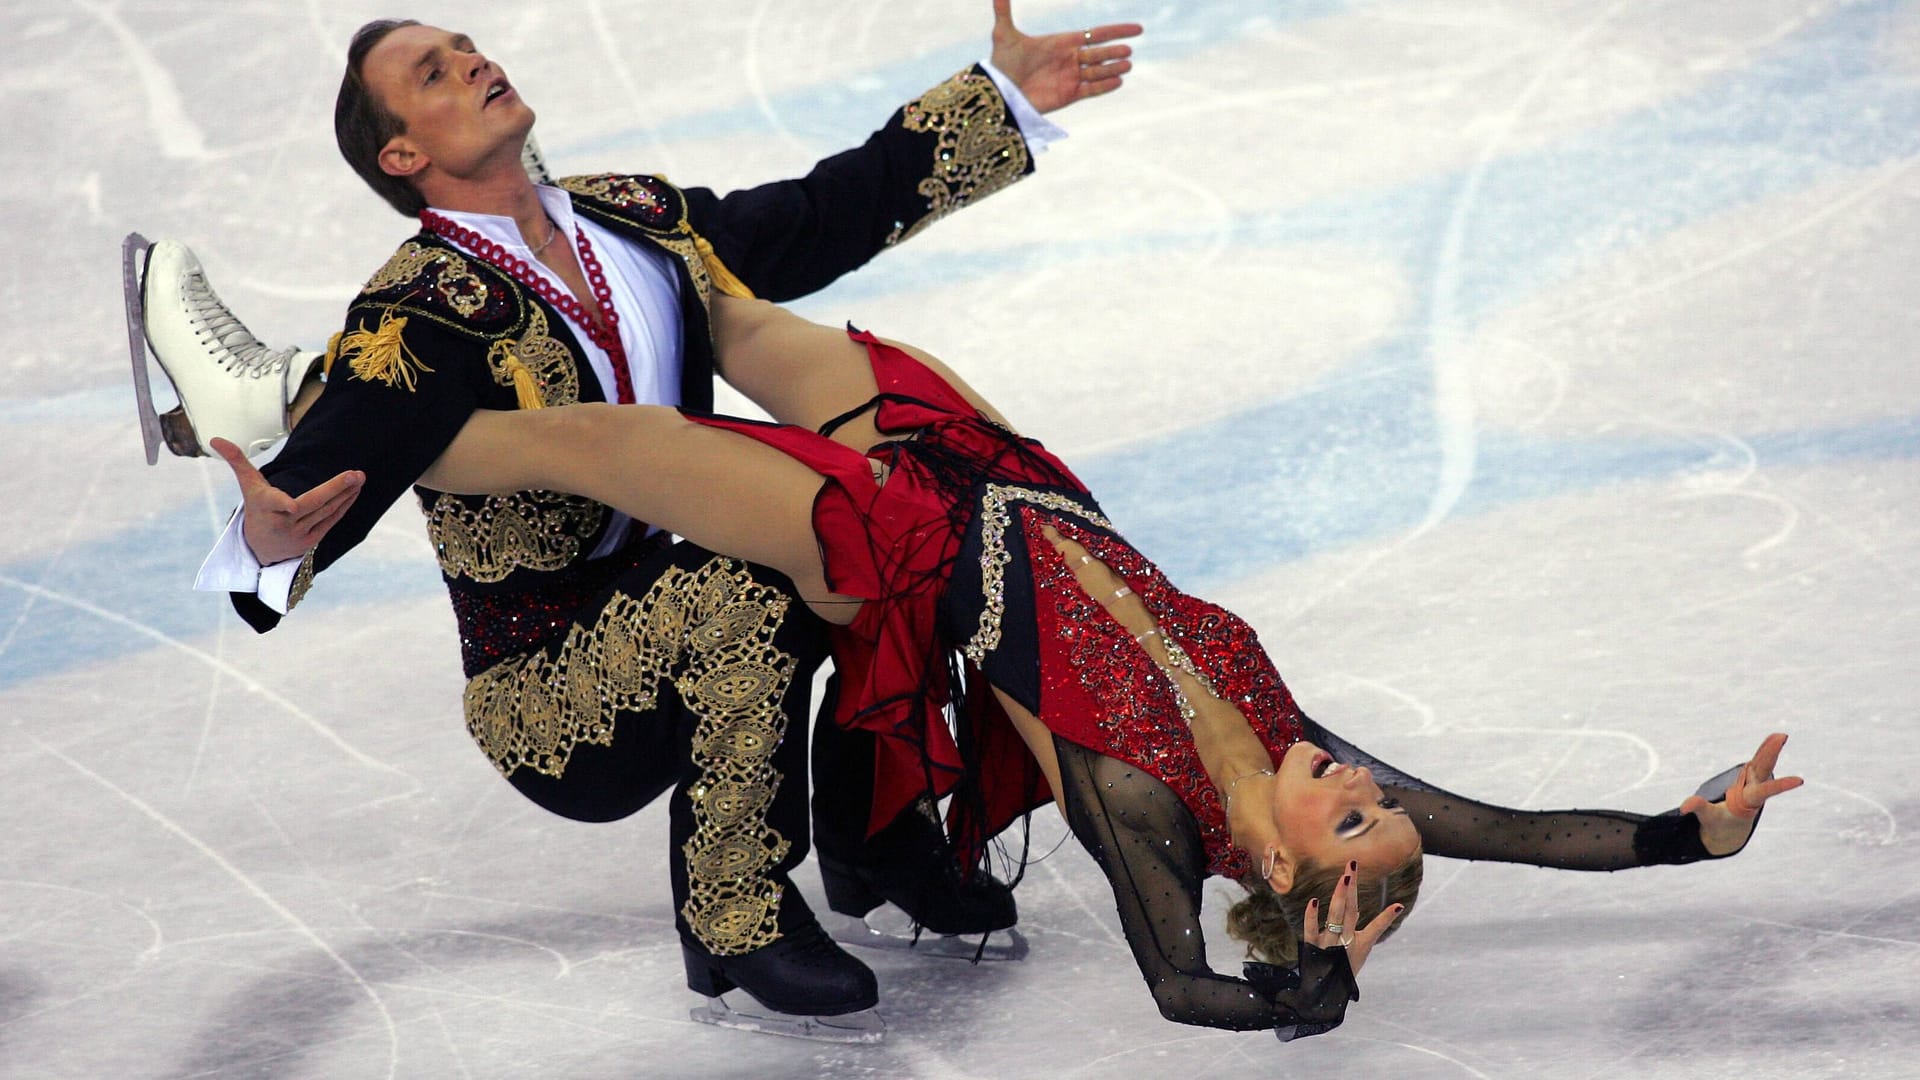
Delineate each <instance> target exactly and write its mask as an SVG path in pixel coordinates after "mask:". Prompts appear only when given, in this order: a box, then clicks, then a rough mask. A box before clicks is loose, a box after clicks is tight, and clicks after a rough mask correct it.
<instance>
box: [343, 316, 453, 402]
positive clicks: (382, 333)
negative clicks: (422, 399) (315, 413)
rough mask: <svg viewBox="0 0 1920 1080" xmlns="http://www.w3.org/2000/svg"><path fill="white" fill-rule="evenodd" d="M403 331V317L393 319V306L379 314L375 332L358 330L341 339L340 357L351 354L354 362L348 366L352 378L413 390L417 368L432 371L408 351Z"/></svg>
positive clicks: (405, 319) (404, 324) (363, 328)
mask: <svg viewBox="0 0 1920 1080" xmlns="http://www.w3.org/2000/svg"><path fill="white" fill-rule="evenodd" d="M406 328H407V318H406V316H404V315H402V316H400V317H399V318H395V317H394V314H393V308H392V306H388V308H387V310H385V311H383V312H381V313H380V328H379V329H378V330H372V331H369V330H367V329H366V328H365V327H361V328H360V329H357V330H354V331H353V332H352V333H350V334H347V335H346V336H344V337H342V338H341V339H340V355H342V356H346V355H348V354H353V362H352V363H351V364H350V365H348V366H349V367H350V368H351V369H352V371H353V374H354V375H355V377H357V378H361V379H365V380H366V381H368V382H383V383H386V384H387V385H388V386H402V387H405V388H406V389H407V390H408V391H412V390H413V387H414V373H415V371H416V369H417V370H419V371H432V370H433V369H432V368H430V367H428V366H427V365H425V364H423V363H421V362H420V358H419V357H418V356H415V355H414V354H413V350H412V349H409V348H407V342H406V339H405V338H403V337H402V336H401V332H402V331H404V330H405V329H406Z"/></svg>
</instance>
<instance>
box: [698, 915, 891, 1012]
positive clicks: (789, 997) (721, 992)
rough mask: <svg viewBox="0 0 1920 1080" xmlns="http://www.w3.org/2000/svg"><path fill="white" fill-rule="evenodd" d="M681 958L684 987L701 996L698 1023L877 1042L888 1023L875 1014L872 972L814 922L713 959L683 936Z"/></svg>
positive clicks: (876, 993) (876, 999)
mask: <svg viewBox="0 0 1920 1080" xmlns="http://www.w3.org/2000/svg"><path fill="white" fill-rule="evenodd" d="M680 957H681V960H682V961H683V962H684V963H685V964H686V968H687V987H688V988H689V989H691V990H692V991H693V992H694V993H696V994H699V995H701V996H702V997H704V998H706V1001H704V1002H703V1003H702V1004H701V1005H700V1006H699V1007H697V1008H695V1009H694V1010H693V1011H692V1012H691V1013H690V1014H689V1015H690V1016H691V1017H692V1019H694V1020H697V1021H699V1022H700V1023H703V1024H715V1025H718V1026H720V1027H730V1028H739V1029H741V1030H745V1031H759V1032H765V1033H768V1034H772V1035H788V1036H793V1037H795V1038H801V1039H815V1040H820V1041H824V1042H861V1043H870V1042H879V1041H881V1039H883V1038H884V1037H885V1035H886V1030H887V1028H886V1021H885V1020H883V1019H882V1018H881V1017H880V1014H879V1013H878V1012H876V1011H874V1006H875V1005H876V1004H878V1003H879V1000H880V984H879V981H878V980H876V979H875V978H874V976H873V971H872V970H871V969H870V968H868V967H867V965H865V964H863V963H861V962H860V961H858V960H856V959H854V958H853V957H851V956H849V955H847V953H846V951H845V950H843V949H841V948H840V946H838V945H836V944H834V942H833V939H832V938H829V937H828V936H827V933H826V931H825V930H823V929H821V928H820V924H819V923H817V922H814V921H813V920H811V919H809V920H808V921H807V922H806V924H805V925H803V926H801V927H800V928H798V929H795V930H789V931H787V932H785V933H783V934H782V935H781V936H780V940H778V941H775V942H774V943H773V944H771V945H763V946H761V947H760V948H758V949H754V950H753V951H751V952H745V953H741V954H739V955H738V956H715V955H714V954H713V953H711V952H709V951H708V950H707V949H706V948H705V947H704V946H702V945H701V944H700V943H699V942H696V941H692V940H689V939H686V938H682V940H681V943H680ZM736 990H737V991H740V992H743V993H744V994H745V995H746V999H742V998H741V997H740V995H739V994H738V993H732V992H733V991H736Z"/></svg>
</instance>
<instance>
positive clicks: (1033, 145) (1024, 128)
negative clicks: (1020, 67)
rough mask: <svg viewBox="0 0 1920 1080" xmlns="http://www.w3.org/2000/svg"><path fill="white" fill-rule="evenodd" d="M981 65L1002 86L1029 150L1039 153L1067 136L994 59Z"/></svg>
mask: <svg viewBox="0 0 1920 1080" xmlns="http://www.w3.org/2000/svg"><path fill="white" fill-rule="evenodd" d="M980 66H981V67H982V68H984V69H985V70H986V73H987V78H989V79H992V80H993V85H995V86H997V87H999V88H1000V96H1001V97H1003V98H1006V99H1007V108H1008V110H1009V111H1011V112H1012V113H1013V121H1014V123H1016V124H1019V125H1020V134H1021V136H1022V137H1024V138H1025V139H1026V140H1027V150H1028V152H1030V153H1034V154H1038V153H1040V152H1041V151H1043V150H1045V149H1046V148H1047V147H1049V146H1051V145H1052V144H1054V143H1057V142H1059V141H1060V140H1061V139H1064V138H1066V137H1067V131H1066V129H1065V128H1063V127H1061V126H1060V125H1059V124H1056V123H1054V122H1053V121H1051V120H1049V119H1047V118H1046V117H1044V116H1041V115H1040V110H1038V109H1036V108H1034V107H1033V103H1032V102H1030V101H1028V100H1027V95H1025V94H1023V93H1021V92H1020V88H1019V87H1018V86H1015V85H1014V82H1013V80H1012V79H1009V78H1007V75H1006V72H1003V71H1001V70H1000V69H999V68H997V67H994V66H993V61H991V60H982V61H980Z"/></svg>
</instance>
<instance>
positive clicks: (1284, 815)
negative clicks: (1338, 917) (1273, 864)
mask: <svg viewBox="0 0 1920 1080" xmlns="http://www.w3.org/2000/svg"><path fill="white" fill-rule="evenodd" d="M1273 817H1274V823H1275V825H1276V826H1277V828H1278V830H1279V834H1280V842H1281V844H1282V845H1283V846H1284V847H1285V848H1286V850H1287V852H1288V854H1289V855H1290V856H1291V857H1292V858H1293V859H1295V860H1296V861H1301V860H1304V861H1307V862H1313V863H1318V864H1319V865H1321V866H1338V865H1344V864H1345V863H1347V862H1348V861H1349V860H1353V861H1358V862H1359V863H1360V866H1361V868H1362V870H1363V871H1364V870H1372V871H1375V872H1382V871H1386V870H1391V869H1392V868H1394V867H1396V866H1399V865H1400V864H1401V863H1403V862H1405V861H1406V860H1407V859H1408V858H1409V857H1411V856H1412V855H1413V852H1414V849H1415V848H1416V847H1418V846H1419V844H1420V833H1419V831H1418V830H1417V829H1415V828H1414V827H1413V819H1412V818H1410V817H1408V816H1407V812H1406V811H1405V810H1403V809H1401V808H1400V806H1399V804H1398V803H1397V802H1396V801H1395V800H1394V799H1392V798H1391V797H1389V796H1388V795H1387V794H1386V793H1385V792H1383V791H1381V790H1380V785H1379V784H1376V783H1374V782H1373V773H1372V771H1371V770H1369V769H1368V768H1366V767H1365V766H1361V767H1359V768H1350V767H1348V766H1346V765H1342V764H1340V763H1339V762H1337V761H1334V760H1333V758H1332V756H1331V755H1329V754H1328V753H1327V752H1326V751H1325V750H1322V749H1320V748H1319V747H1317V746H1315V745H1313V744H1312V743H1310V742H1305V741H1302V742H1298V743H1295V744H1294V745H1293V746H1292V748H1290V749H1289V750H1288V751H1287V754H1286V756H1285V757H1284V758H1282V759H1281V760H1280V768H1279V770H1278V782H1277V783H1275V784H1274V785H1273Z"/></svg>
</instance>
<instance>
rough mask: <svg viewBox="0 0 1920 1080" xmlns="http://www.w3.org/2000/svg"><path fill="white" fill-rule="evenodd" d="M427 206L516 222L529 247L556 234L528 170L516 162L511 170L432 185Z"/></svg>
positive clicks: (425, 193)
mask: <svg viewBox="0 0 1920 1080" xmlns="http://www.w3.org/2000/svg"><path fill="white" fill-rule="evenodd" d="M427 187H428V185H423V190H422V192H421V194H422V195H424V196H425V197H426V200H427V205H428V206H431V207H433V208H435V209H438V210H454V211H458V212H460V213H466V214H492V215H495V216H497V217H507V218H512V219H513V222H514V224H515V225H517V226H519V228H520V236H521V238H522V239H523V240H525V241H526V242H527V243H528V244H529V245H538V244H539V243H540V242H541V241H543V240H545V239H546V238H547V237H548V236H549V235H550V234H551V231H552V226H551V224H550V223H549V222H548V221H547V210H546V207H545V206H543V205H541V202H540V192H539V189H538V188H535V187H534V186H533V181H532V180H531V179H529V178H528V177H527V174H526V170H524V169H522V168H520V167H519V163H518V162H515V163H514V167H513V168H512V169H511V170H507V169H496V170H494V171H493V172H492V173H491V174H489V175H487V176H482V177H473V178H466V179H459V180H452V179H449V180H448V181H447V182H444V183H440V184H434V185H431V190H424V189H425V188H427Z"/></svg>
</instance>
